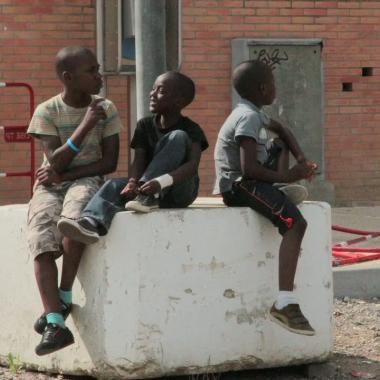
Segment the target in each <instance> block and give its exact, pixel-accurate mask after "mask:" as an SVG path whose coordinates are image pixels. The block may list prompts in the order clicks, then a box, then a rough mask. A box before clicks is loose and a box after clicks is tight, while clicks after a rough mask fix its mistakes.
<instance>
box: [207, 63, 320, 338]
mask: <svg viewBox="0 0 380 380" xmlns="http://www.w3.org/2000/svg"><path fill="white" fill-rule="evenodd" d="M233 85H234V88H235V89H236V91H237V92H238V94H239V95H240V96H241V97H242V98H243V100H242V101H241V102H240V103H239V104H238V105H237V106H236V108H235V109H234V110H233V111H232V112H231V114H230V115H229V116H228V118H227V119H226V121H225V122H224V124H223V126H222V128H221V130H220V132H219V135H218V140H217V143H216V147H215V154H214V158H215V167H216V184H215V188H214V194H222V196H223V201H224V203H225V204H226V205H227V206H248V207H251V208H252V209H254V210H256V211H257V212H259V213H260V214H262V215H263V216H265V217H267V218H268V219H269V220H271V221H272V223H273V224H274V225H275V226H277V228H278V229H279V232H280V234H281V235H282V236H283V239H282V242H281V245H280V251H279V288H280V291H279V295H278V298H277V300H276V302H275V303H274V304H273V306H272V308H271V310H270V314H269V315H270V318H271V320H273V321H274V322H276V323H278V324H280V325H281V326H283V327H285V328H286V329H288V330H289V331H292V332H295V333H298V334H303V335H314V334H315V331H314V329H313V328H312V327H311V326H310V324H309V322H308V320H307V319H306V318H305V316H304V315H303V314H302V312H301V309H300V307H299V304H298V301H297V299H296V297H295V295H294V293H293V287H294V277H295V272H296V268H297V262H298V256H299V252H300V248H301V243H302V239H303V236H304V234H305V231H306V227H307V223H306V221H305V219H304V218H303V216H302V215H301V213H300V211H299V210H298V208H297V207H296V206H295V204H294V203H295V201H294V199H292V198H291V197H290V195H289V196H287V195H286V186H285V188H284V187H282V188H281V187H278V186H276V185H274V184H275V183H284V182H285V183H291V182H295V181H298V180H301V179H310V178H312V177H313V175H314V171H315V169H316V168H317V165H316V164H315V163H313V162H310V161H308V160H307V159H306V157H305V155H304V153H303V152H302V150H301V148H300V147H299V145H298V143H297V141H296V139H295V137H294V135H293V133H292V132H291V131H290V130H289V129H288V128H285V127H283V126H282V125H281V124H279V123H278V122H276V121H274V120H272V119H269V118H268V116H266V115H265V114H264V113H263V111H262V110H261V108H262V106H264V105H269V104H272V102H273V100H274V98H275V85H274V77H273V73H272V70H271V68H270V67H269V66H268V65H266V64H265V63H263V62H261V61H246V62H242V63H241V64H239V65H238V66H237V67H236V68H235V70H234V72H233ZM268 130H269V131H272V132H274V133H276V134H277V135H278V138H276V139H274V140H270V139H269V138H268ZM290 153H292V154H293V156H294V157H295V159H296V161H297V163H296V164H295V165H294V166H293V167H291V168H289V154H290ZM295 186H297V185H295ZM300 188H301V187H300ZM298 202H299V200H298V201H297V202H296V203H298Z"/></svg>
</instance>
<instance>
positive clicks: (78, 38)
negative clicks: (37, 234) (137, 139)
mask: <svg viewBox="0 0 380 380" xmlns="http://www.w3.org/2000/svg"><path fill="white" fill-rule="evenodd" d="M95 38H96V14H95V0H81V1H75V0H39V1H38V0H0V82H27V83H29V84H30V85H32V87H33V89H34V91H35V95H36V104H38V103H40V102H42V101H43V100H46V99H47V98H49V97H51V96H54V95H56V94H57V93H59V92H60V91H61V85H60V82H59V81H58V79H57V78H56V76H55V72H54V66H53V62H54V57H55V54H56V53H57V51H58V50H59V49H61V48H62V47H64V46H68V45H82V46H87V47H89V48H91V49H93V50H94V49H95V46H96V42H95ZM127 82H128V78H126V77H113V76H110V77H107V78H105V83H106V88H107V96H108V97H109V98H110V99H112V100H113V101H114V102H115V104H116V106H117V107H118V109H119V111H120V114H121V116H122V119H123V121H124V124H125V125H127V120H128V117H127V99H128V83H127ZM28 120H29V97H28V96H27V91H26V90H25V89H18V88H17V89H15V88H11V87H10V88H0V125H17V124H23V125H24V124H27V123H28ZM36 147H37V148H38V151H37V159H36V161H37V165H39V164H40V162H41V151H40V149H39V146H38V142H37V144H36ZM29 160H30V153H29V145H28V144H21V143H20V144H13V143H12V144H10V143H5V142H4V139H3V134H2V133H1V134H0V172H15V171H27V170H28V169H29ZM126 168H127V128H125V129H124V130H123V132H122V135H121V152H120V164H119V170H118V173H117V174H120V175H125V174H126ZM29 183H30V181H29V179H28V178H25V177H18V178H14V177H9V178H0V204H9V203H25V202H27V201H28V199H29V196H30V190H29Z"/></svg>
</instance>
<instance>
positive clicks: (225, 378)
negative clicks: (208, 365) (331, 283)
mask: <svg viewBox="0 0 380 380" xmlns="http://www.w3.org/2000/svg"><path fill="white" fill-rule="evenodd" d="M334 304H335V307H334V318H335V344H334V352H333V354H332V356H331V358H330V360H329V361H328V362H327V363H325V364H320V365H317V364H316V365H311V366H300V367H289V368H276V369H270V370H256V371H244V372H234V373H225V374H211V375H210V374H208V375H195V376H184V377H175V378H174V377H171V378H166V379H165V380H304V379H316V380H349V379H351V380H354V379H379V380H380V300H378V299H376V298H374V299H371V300H354V299H348V298H345V299H344V300H338V299H337V300H335V302H334ZM16 364H18V363H16ZM15 367H17V365H14V366H13V371H10V369H8V368H4V367H0V380H53V379H55V380H94V378H92V377H83V376H81V377H70V376H63V375H47V374H42V373H35V372H25V371H24V370H22V369H21V370H19V371H18V372H16V373H15Z"/></svg>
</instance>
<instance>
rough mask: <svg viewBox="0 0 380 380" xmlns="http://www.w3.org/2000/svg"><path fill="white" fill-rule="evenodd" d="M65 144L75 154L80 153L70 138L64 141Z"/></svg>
mask: <svg viewBox="0 0 380 380" xmlns="http://www.w3.org/2000/svg"><path fill="white" fill-rule="evenodd" d="M66 144H67V145H68V146H69V148H70V149H71V150H72V151H73V152H75V153H79V152H80V148H78V147H77V146H76V145H75V144H74V143H73V142H72V141H71V139H70V138H68V139H67V141H66Z"/></svg>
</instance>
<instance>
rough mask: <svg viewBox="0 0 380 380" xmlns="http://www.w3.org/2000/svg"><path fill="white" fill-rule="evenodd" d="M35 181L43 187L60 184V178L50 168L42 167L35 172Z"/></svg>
mask: <svg viewBox="0 0 380 380" xmlns="http://www.w3.org/2000/svg"><path fill="white" fill-rule="evenodd" d="M36 178H37V181H38V182H39V183H40V184H41V185H44V186H51V185H52V184H54V183H55V184H58V183H60V182H61V178H60V176H59V174H58V173H56V172H55V171H54V170H53V168H52V167H51V166H43V167H42V168H39V169H37V171H36Z"/></svg>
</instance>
